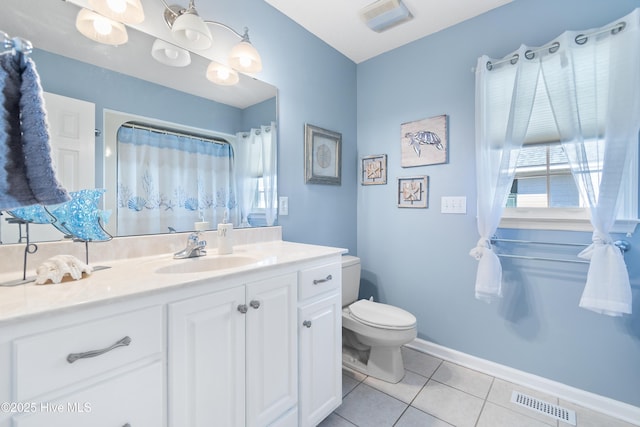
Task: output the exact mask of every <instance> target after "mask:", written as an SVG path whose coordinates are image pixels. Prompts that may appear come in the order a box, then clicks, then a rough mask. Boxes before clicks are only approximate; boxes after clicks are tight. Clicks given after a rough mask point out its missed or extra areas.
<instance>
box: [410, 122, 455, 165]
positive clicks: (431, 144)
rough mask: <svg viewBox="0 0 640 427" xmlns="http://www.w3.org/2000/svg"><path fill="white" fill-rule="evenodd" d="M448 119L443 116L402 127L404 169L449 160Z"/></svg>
mask: <svg viewBox="0 0 640 427" xmlns="http://www.w3.org/2000/svg"><path fill="white" fill-rule="evenodd" d="M448 129H449V126H448V117H447V115H444V114H443V115H441V116H436V117H430V118H428V119H422V120H416V121H413V122H408V123H403V124H402V125H400V136H401V138H400V143H401V147H402V150H401V151H402V163H401V166H402V167H403V168H407V167H413V166H425V165H437V164H441V163H447V161H448V160H449V137H448Z"/></svg>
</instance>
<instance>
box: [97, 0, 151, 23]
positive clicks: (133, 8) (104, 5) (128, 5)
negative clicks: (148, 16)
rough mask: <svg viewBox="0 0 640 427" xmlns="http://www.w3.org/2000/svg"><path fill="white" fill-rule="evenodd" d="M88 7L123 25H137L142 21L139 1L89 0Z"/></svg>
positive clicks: (142, 13) (142, 15) (142, 11)
mask: <svg viewBox="0 0 640 427" xmlns="http://www.w3.org/2000/svg"><path fill="white" fill-rule="evenodd" d="M89 6H91V8H93V10H95V11H96V12H98V13H99V14H100V15H102V16H106V17H107V18H111V19H113V20H114V21H118V22H122V23H124V24H139V23H141V22H142V21H144V10H143V9H142V3H140V0H89Z"/></svg>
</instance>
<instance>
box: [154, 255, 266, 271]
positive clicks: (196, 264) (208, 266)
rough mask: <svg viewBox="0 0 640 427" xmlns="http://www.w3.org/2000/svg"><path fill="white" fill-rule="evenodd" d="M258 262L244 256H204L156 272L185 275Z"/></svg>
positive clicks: (177, 262)
mask: <svg viewBox="0 0 640 427" xmlns="http://www.w3.org/2000/svg"><path fill="white" fill-rule="evenodd" d="M257 262H258V260H257V259H255V258H252V257H248V256H243V255H218V256H215V255H214V256H204V257H197V258H187V259H184V260H179V261H174V263H173V264H169V265H165V266H164V267H160V268H159V269H157V270H156V273H160V274H184V273H202V272H205V271H215V270H224V269H227V268H236V267H244V266H245V265H250V264H255V263H257Z"/></svg>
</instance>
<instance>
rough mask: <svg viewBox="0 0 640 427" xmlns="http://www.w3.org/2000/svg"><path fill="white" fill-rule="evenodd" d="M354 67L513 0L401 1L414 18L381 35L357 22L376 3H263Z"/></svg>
mask: <svg viewBox="0 0 640 427" xmlns="http://www.w3.org/2000/svg"><path fill="white" fill-rule="evenodd" d="M265 1H266V2H267V3H268V4H270V5H272V6H273V7H275V8H276V9H278V10H279V11H280V12H282V13H283V14H285V15H286V16H288V17H289V18H290V19H292V20H293V21H295V22H297V23H298V24H300V25H301V26H302V27H304V28H305V29H306V30H307V31H309V32H311V33H312V34H315V35H316V36H317V37H318V38H320V39H321V40H323V41H324V42H325V43H327V44H328V45H330V46H332V47H333V48H334V49H336V50H337V51H339V52H341V53H342V54H343V55H345V56H346V57H348V58H350V59H351V60H352V61H354V62H355V63H356V64H358V63H360V62H363V61H366V60H367V59H370V58H373V57H374V56H377V55H380V54H381V53H384V52H387V51H390V50H392V49H395V48H397V47H400V46H403V45H405V44H407V43H410V42H412V41H414V40H418V39H420V38H422V37H425V36H427V35H429V34H433V33H435V32H438V31H440V30H443V29H445V28H447V27H450V26H452V25H455V24H458V23H460V22H462V21H465V20H467V19H470V18H473V17H474V16H478V15H480V14H482V13H484V12H487V11H489V10H491V9H494V8H496V7H499V6H502V5H504V4H507V3H510V2H511V1H512V0H403V3H404V4H405V5H406V6H407V8H408V9H409V11H410V12H411V13H412V14H413V16H414V18H413V19H412V20H410V21H408V22H405V23H403V24H401V25H398V26H397V27H394V28H390V29H388V30H387V31H384V32H382V33H376V32H375V31H372V30H370V29H369V27H367V25H366V24H365V23H364V22H363V21H362V20H361V19H360V15H359V11H360V10H361V9H362V8H363V7H365V6H368V5H369V4H371V3H373V2H374V1H375V0H304V1H301V0H265Z"/></svg>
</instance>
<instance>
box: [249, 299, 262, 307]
mask: <svg viewBox="0 0 640 427" xmlns="http://www.w3.org/2000/svg"><path fill="white" fill-rule="evenodd" d="M249 305H250V306H251V308H255V309H258V308H260V301H258V300H255V299H254V300H252V301H251V302H250V303H249Z"/></svg>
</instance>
